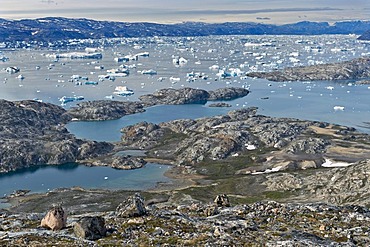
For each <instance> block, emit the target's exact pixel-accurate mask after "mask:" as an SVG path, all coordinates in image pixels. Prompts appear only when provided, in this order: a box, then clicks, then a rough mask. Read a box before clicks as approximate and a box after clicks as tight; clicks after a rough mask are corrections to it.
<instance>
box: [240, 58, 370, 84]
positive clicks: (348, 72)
mask: <svg viewBox="0 0 370 247" xmlns="http://www.w3.org/2000/svg"><path fill="white" fill-rule="evenodd" d="M247 76H249V77H256V78H265V79H267V80H270V81H318V80H329V81H332V80H350V79H351V80H357V79H367V78H369V77H370V58H368V57H364V58H357V59H353V60H351V61H346V62H342V63H334V64H320V65H313V66H307V67H292V68H286V69H283V70H279V71H272V72H251V73H248V74H247Z"/></svg>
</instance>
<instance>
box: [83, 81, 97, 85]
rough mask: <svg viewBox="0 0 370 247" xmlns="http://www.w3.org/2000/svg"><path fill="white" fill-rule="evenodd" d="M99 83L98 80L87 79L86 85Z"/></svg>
mask: <svg viewBox="0 0 370 247" xmlns="http://www.w3.org/2000/svg"><path fill="white" fill-rule="evenodd" d="M98 84H99V83H98V82H97V81H86V82H85V85H98Z"/></svg>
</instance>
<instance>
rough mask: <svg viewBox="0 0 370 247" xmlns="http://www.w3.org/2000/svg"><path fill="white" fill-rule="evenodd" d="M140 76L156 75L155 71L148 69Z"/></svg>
mask: <svg viewBox="0 0 370 247" xmlns="http://www.w3.org/2000/svg"><path fill="white" fill-rule="evenodd" d="M141 74H142V75H156V74H157V71H155V70H153V69H148V70H143V71H141Z"/></svg>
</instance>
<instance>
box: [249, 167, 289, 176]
mask: <svg viewBox="0 0 370 247" xmlns="http://www.w3.org/2000/svg"><path fill="white" fill-rule="evenodd" d="M281 168H282V166H278V167H273V168H271V169H266V170H264V171H263V172H252V173H251V174H252V175H258V174H265V173H272V172H278V171H280V169H281Z"/></svg>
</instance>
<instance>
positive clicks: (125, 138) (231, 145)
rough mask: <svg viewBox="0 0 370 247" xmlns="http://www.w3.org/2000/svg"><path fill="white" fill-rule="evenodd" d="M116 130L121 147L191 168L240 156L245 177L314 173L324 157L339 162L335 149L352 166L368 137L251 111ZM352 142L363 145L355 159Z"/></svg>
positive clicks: (369, 151) (368, 149)
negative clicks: (272, 172) (279, 172)
mask: <svg viewBox="0 0 370 247" xmlns="http://www.w3.org/2000/svg"><path fill="white" fill-rule="evenodd" d="M121 131H122V133H123V135H122V143H123V145H126V146H127V147H129V148H132V149H144V150H147V151H148V152H147V153H148V157H153V158H156V159H158V158H160V159H165V160H173V163H174V164H176V165H193V166H196V165H198V164H209V165H211V163H212V162H226V163H228V162H232V160H233V159H235V160H237V159H238V158H237V157H244V158H245V159H247V160H249V162H250V165H249V166H248V168H246V170H243V172H245V173H254V172H261V171H262V172H263V171H265V170H267V169H272V168H276V169H278V170H286V169H289V170H296V169H307V168H319V167H321V165H322V164H323V163H324V162H325V158H327V157H335V158H336V159H339V160H340V159H341V157H340V156H341V155H340V154H339V153H338V152H339V151H337V150H339V149H342V148H343V150H348V153H346V159H352V160H354V161H357V160H360V159H363V158H365V157H366V155H367V154H370V144H369V143H370V142H369V140H370V139H369V136H368V135H366V134H361V133H359V132H356V131H355V130H354V129H352V128H347V127H342V126H334V125H330V124H328V123H323V122H315V121H304V120H298V119H291V118H273V117H267V116H262V115H257V114H256V108H244V109H240V110H235V111H231V112H229V113H228V114H227V115H224V116H216V117H210V118H201V119H196V120H188V119H185V120H174V121H170V122H165V123H160V124H150V123H146V122H145V123H139V124H136V125H132V126H127V127H125V128H123V129H122V130H121ZM352 138H353V139H352ZM356 141H359V142H361V143H365V145H363V146H362V147H363V148H362V149H361V151H360V150H358V151H359V153H358V154H355V150H356V149H355V148H354V147H355V146H356V144H355V142H356ZM344 143H346V144H344ZM343 145H347V148H344V147H343ZM257 153H258V155H257ZM252 164H254V165H252ZM236 165H238V166H240V164H236ZM240 172H242V171H240Z"/></svg>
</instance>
